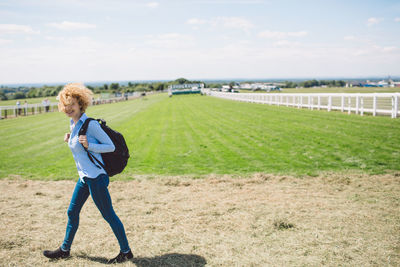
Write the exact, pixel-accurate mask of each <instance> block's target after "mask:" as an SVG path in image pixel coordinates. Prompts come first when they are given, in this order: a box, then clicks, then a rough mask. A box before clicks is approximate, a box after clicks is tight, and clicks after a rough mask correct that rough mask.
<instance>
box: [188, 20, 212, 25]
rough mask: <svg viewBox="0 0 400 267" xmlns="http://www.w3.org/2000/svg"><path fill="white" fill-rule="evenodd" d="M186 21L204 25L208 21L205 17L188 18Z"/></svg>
mask: <svg viewBox="0 0 400 267" xmlns="http://www.w3.org/2000/svg"><path fill="white" fill-rule="evenodd" d="M186 23H187V24H190V25H203V24H206V23H208V21H207V20H205V19H198V18H191V19H189V20H187V21H186Z"/></svg>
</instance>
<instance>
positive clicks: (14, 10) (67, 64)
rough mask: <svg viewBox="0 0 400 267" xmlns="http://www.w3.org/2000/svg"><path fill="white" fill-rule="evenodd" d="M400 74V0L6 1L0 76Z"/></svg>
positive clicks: (1, 10) (30, 79)
mask: <svg viewBox="0 0 400 267" xmlns="http://www.w3.org/2000/svg"><path fill="white" fill-rule="evenodd" d="M388 75H391V76H400V0H302V1H295V0H280V1H276V0H247V1H245V0H213V1H212V0H187V1H183V0H150V1H146V0H131V1H128V0H0V84H8V83H46V82H48V83H55V82H95V81H135V80H173V79H177V78H180V77H184V78H187V79H235V78H236V79H239V78H240V79H264V78H265V79H293V78H315V79H321V78H335V77H347V78H358V77H369V76H374V77H378V76H380V77H387V76H388Z"/></svg>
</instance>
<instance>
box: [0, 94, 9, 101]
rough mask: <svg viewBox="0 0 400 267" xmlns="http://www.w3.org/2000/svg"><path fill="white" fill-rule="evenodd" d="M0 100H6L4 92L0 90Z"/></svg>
mask: <svg viewBox="0 0 400 267" xmlns="http://www.w3.org/2000/svg"><path fill="white" fill-rule="evenodd" d="M0 100H8V97H7V96H6V94H5V93H4V92H0Z"/></svg>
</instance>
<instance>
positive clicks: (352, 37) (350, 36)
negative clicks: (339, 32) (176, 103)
mask: <svg viewBox="0 0 400 267" xmlns="http://www.w3.org/2000/svg"><path fill="white" fill-rule="evenodd" d="M343 39H345V40H346V41H354V40H356V39H357V38H356V37H355V36H354V35H347V36H345V37H343Z"/></svg>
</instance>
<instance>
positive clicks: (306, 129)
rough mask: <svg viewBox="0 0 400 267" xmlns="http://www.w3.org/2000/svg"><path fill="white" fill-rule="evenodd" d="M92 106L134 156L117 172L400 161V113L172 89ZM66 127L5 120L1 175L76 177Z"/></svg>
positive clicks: (379, 168) (53, 120) (44, 120)
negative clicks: (170, 93) (242, 99)
mask: <svg viewBox="0 0 400 267" xmlns="http://www.w3.org/2000/svg"><path fill="white" fill-rule="evenodd" d="M87 114H88V115H89V116H91V117H95V118H99V117H101V118H104V119H106V120H107V122H108V124H109V125H110V126H111V127H113V128H114V129H116V130H118V131H120V132H122V133H123V134H124V136H125V139H126V141H127V143H128V146H129V148H130V149H131V155H132V157H131V159H130V161H129V164H128V166H127V169H126V170H125V171H124V173H123V174H121V175H119V176H118V177H120V179H131V178H132V177H135V175H136V174H145V175H153V174H154V175H203V174H208V173H217V174H225V173H226V174H247V173H253V172H267V173H280V174H295V175H302V174H317V173H318V172H320V171H347V170H361V171H365V172H368V173H382V172H386V171H390V170H399V169H400V167H399V162H400V154H399V151H400V134H399V133H400V120H393V119H390V118H387V117H370V116H364V117H361V116H357V115H350V116H349V115H347V114H343V113H339V112H329V113H328V112H326V111H316V110H314V111H311V110H302V109H295V108H290V107H289V108H288V107H276V106H269V105H261V104H252V103H242V102H236V101H230V100H223V99H218V98H213V97H207V96H199V95H189V96H173V97H172V98H168V97H167V95H166V94H160V95H154V96H149V97H146V98H144V99H137V100H133V101H127V102H120V103H115V104H108V105H100V106H94V107H90V108H89V110H88V112H87ZM66 131H68V118H66V117H65V115H63V114H62V113H52V114H45V115H39V116H31V117H27V118H18V119H13V120H5V121H1V122H0V134H1V136H2V138H1V140H0V145H1V146H2V147H4V149H2V151H1V153H0V155H1V159H2V160H1V163H0V175H1V177H4V176H7V175H11V174H18V175H22V176H24V177H28V178H40V179H71V178H72V179H75V178H76V170H75V166H74V162H73V159H72V157H71V154H70V153H71V152H70V151H69V149H68V147H67V146H66V144H64V143H63V142H62V137H63V135H64V133H65V132H66ZM3 137H4V138H3Z"/></svg>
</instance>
